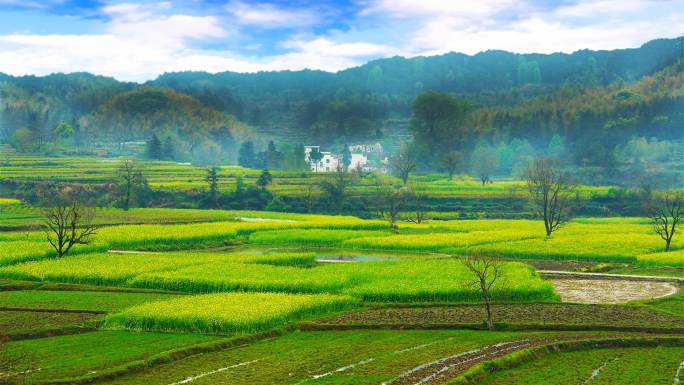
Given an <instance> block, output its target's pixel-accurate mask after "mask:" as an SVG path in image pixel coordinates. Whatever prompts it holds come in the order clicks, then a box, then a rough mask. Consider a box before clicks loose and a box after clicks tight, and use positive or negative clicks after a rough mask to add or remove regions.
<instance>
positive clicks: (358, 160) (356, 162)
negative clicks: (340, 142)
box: [349, 152, 368, 171]
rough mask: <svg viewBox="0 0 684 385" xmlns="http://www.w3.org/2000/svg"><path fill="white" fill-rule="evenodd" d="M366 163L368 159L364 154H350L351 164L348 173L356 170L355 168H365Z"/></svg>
mask: <svg viewBox="0 0 684 385" xmlns="http://www.w3.org/2000/svg"><path fill="white" fill-rule="evenodd" d="M367 163H368V157H367V156H366V155H365V154H361V153H353V152H352V154H351V163H350V164H349V171H351V170H356V169H357V168H359V167H361V168H363V167H365V166H366V164H367Z"/></svg>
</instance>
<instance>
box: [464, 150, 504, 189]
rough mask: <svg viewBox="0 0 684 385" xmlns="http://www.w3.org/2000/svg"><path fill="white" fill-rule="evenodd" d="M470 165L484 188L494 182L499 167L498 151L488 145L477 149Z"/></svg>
mask: <svg viewBox="0 0 684 385" xmlns="http://www.w3.org/2000/svg"><path fill="white" fill-rule="evenodd" d="M470 163H471V166H472V169H473V172H474V173H475V174H476V175H477V177H478V178H479V179H480V182H482V185H483V186H484V185H485V184H487V183H491V182H492V174H493V173H495V172H496V169H497V168H498V167H499V160H498V157H497V155H496V150H494V148H492V147H490V146H488V145H487V146H480V147H478V148H476V149H475V151H473V154H472V155H471V160H470Z"/></svg>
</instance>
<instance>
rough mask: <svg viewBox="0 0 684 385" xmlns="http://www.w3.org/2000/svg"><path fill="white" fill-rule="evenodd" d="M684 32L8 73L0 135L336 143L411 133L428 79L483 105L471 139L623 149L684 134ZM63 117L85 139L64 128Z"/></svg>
mask: <svg viewBox="0 0 684 385" xmlns="http://www.w3.org/2000/svg"><path fill="white" fill-rule="evenodd" d="M683 42H684V38H679V39H661V40H655V41H651V42H649V43H646V44H644V45H643V46H642V47H640V48H636V49H621V50H613V51H589V50H582V51H578V52H575V53H573V54H562V53H556V54H551V55H542V54H514V53H510V52H504V51H487V52H483V53H480V54H477V55H473V56H469V55H464V54H459V53H449V54H445V55H440V56H433V57H415V58H409V59H407V58H402V57H393V58H388V59H381V60H375V61H372V62H370V63H368V64H366V65H363V66H360V67H356V68H351V69H347V70H344V71H340V72H338V73H328V72H322V71H309V70H306V71H279V72H260V73H234V72H223V73H217V74H209V73H203V72H180V73H167V74H163V75H161V76H159V77H158V78H157V79H155V80H153V81H150V82H148V83H147V84H144V85H139V84H132V83H122V82H118V81H116V80H115V79H112V78H106V77H101V76H94V75H90V74H68V75H63V74H55V75H49V76H45V77H35V76H25V77H12V76H7V75H0V141H3V142H8V143H11V144H13V145H15V147H18V148H20V149H21V150H26V151H35V150H41V149H42V148H43V144H42V143H43V142H55V141H61V142H65V141H67V142H71V141H72V140H73V143H75V144H83V143H90V144H93V143H96V144H98V145H100V144H101V145H105V144H107V143H108V144H109V146H110V148H116V147H117V145H120V144H121V142H126V141H129V142H130V141H148V140H149V139H150V137H151V136H152V134H154V135H156V136H157V137H158V138H160V140H163V139H164V138H166V137H171V138H172V139H173V140H175V141H177V142H178V145H177V147H178V148H179V149H181V150H182V151H183V153H184V155H185V158H187V159H191V158H193V155H194V149H195V148H196V147H197V146H198V144H199V145H201V146H209V145H211V146H213V148H214V150H216V151H219V153H221V152H222V151H224V150H225V149H226V148H228V147H230V146H231V144H230V143H232V142H235V141H238V142H239V141H243V140H245V138H246V137H249V136H250V133H251V132H252V130H253V131H254V132H256V133H258V134H260V135H259V137H258V138H257V145H260V146H261V147H265V143H266V142H267V141H268V140H270V139H276V140H277V141H278V142H279V143H288V142H289V143H302V142H307V143H311V144H322V145H324V146H335V147H339V146H340V145H341V144H342V143H349V142H360V141H369V140H378V139H385V140H389V141H391V139H396V138H406V137H407V135H409V134H410V133H411V131H410V127H411V124H410V122H411V115H412V113H413V111H412V105H413V102H414V100H415V99H416V97H417V96H418V95H420V94H422V93H424V92H428V91H438V92H442V93H447V94H450V95H452V96H454V97H456V98H458V99H459V100H461V101H463V102H467V104H468V105H469V106H470V107H469V108H468V109H467V117H465V118H463V119H460V120H459V122H460V123H459V124H462V125H464V126H466V127H465V128H467V129H460V128H459V129H458V130H457V132H458V135H461V134H464V133H465V135H466V136H464V137H463V138H460V139H459V140H457V141H455V142H458V143H459V145H464V146H465V148H466V149H467V148H470V149H472V148H473V147H474V146H475V143H477V142H479V141H481V140H483V139H484V140H488V141H490V142H496V141H501V140H503V141H510V140H512V139H514V138H524V139H530V140H531V141H532V142H533V144H535V145H546V144H547V143H548V141H549V140H551V138H552V137H553V136H554V135H560V136H562V137H564V138H565V139H566V140H567V142H568V144H569V145H575V146H578V147H582V148H587V146H584V143H587V142H590V143H592V144H593V143H598V144H600V145H601V146H603V147H605V148H613V147H614V146H618V145H623V144H625V143H626V142H628V141H629V140H630V139H631V138H632V137H633V136H643V137H659V138H664V139H679V136H680V135H679V131H678V130H679V129H680V128H681V126H682V121H683V119H684V118H683V117H682V100H683V99H682V96H683V95H684V89H683V88H682V84H683V81H682V73H683V72H684V66H683V65H682V62H681V60H682V59H683V58H684V43H683ZM61 122H65V123H66V124H68V125H69V126H70V127H71V128H72V131H73V138H71V137H70V135H69V130H67V131H64V130H56V128H57V127H58V126H59V125H60V123H61ZM65 132H66V134H65ZM414 133H415V130H414ZM446 135H449V132H447V133H446ZM394 142H395V143H394V144H395V145H398V140H395V141H394ZM535 142H538V143H535ZM259 143H261V144H259ZM226 146H228V147H226ZM212 151H213V150H212ZM592 151H593V150H592ZM203 153H206V152H203ZM594 155H595V154H594ZM578 157H579V158H582V159H583V161H585V162H590V163H591V162H593V161H594V160H595V159H594V160H592V159H591V158H592V157H587V156H585V155H581V154H580V155H578ZM594 158H595V157H594Z"/></svg>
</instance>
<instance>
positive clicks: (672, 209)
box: [650, 191, 684, 251]
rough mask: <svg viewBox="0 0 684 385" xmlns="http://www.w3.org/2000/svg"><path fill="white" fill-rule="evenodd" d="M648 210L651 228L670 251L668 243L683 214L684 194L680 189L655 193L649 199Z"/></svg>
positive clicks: (666, 249)
mask: <svg viewBox="0 0 684 385" xmlns="http://www.w3.org/2000/svg"><path fill="white" fill-rule="evenodd" d="M650 212H651V219H652V220H653V230H654V231H655V232H656V234H658V235H660V238H662V239H663V240H664V241H665V251H670V243H671V242H672V238H673V237H674V235H675V232H676V231H677V225H678V224H679V221H680V220H681V219H682V215H683V214H684V195H682V192H681V191H666V192H664V193H661V194H656V195H655V196H654V197H653V199H652V200H651V203H650Z"/></svg>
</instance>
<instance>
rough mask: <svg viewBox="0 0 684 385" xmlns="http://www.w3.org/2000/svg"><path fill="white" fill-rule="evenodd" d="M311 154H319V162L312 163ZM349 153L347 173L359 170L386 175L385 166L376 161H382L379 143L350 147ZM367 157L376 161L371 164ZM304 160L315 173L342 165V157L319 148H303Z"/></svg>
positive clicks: (328, 170) (332, 169)
mask: <svg viewBox="0 0 684 385" xmlns="http://www.w3.org/2000/svg"><path fill="white" fill-rule="evenodd" d="M312 152H320V153H321V160H320V161H318V162H314V161H312V160H311V153H312ZM349 153H350V154H351V159H350V164H349V167H348V171H352V170H356V169H359V168H360V169H362V170H363V171H375V170H378V171H380V172H383V173H386V169H387V168H386V167H385V166H386V165H385V164H384V163H383V161H382V160H380V162H378V161H377V160H378V159H382V158H380V156H381V154H382V145H381V144H380V143H375V144H355V145H351V146H349ZM369 155H370V156H371V157H372V158H373V159H376V160H375V161H373V162H371V161H370V159H369ZM304 159H305V160H306V161H307V162H308V163H309V165H310V166H311V171H315V172H330V171H336V170H337V167H339V166H340V165H341V164H342V155H340V154H333V153H332V152H330V151H321V146H304ZM385 162H386V160H385ZM376 163H377V164H376Z"/></svg>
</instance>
